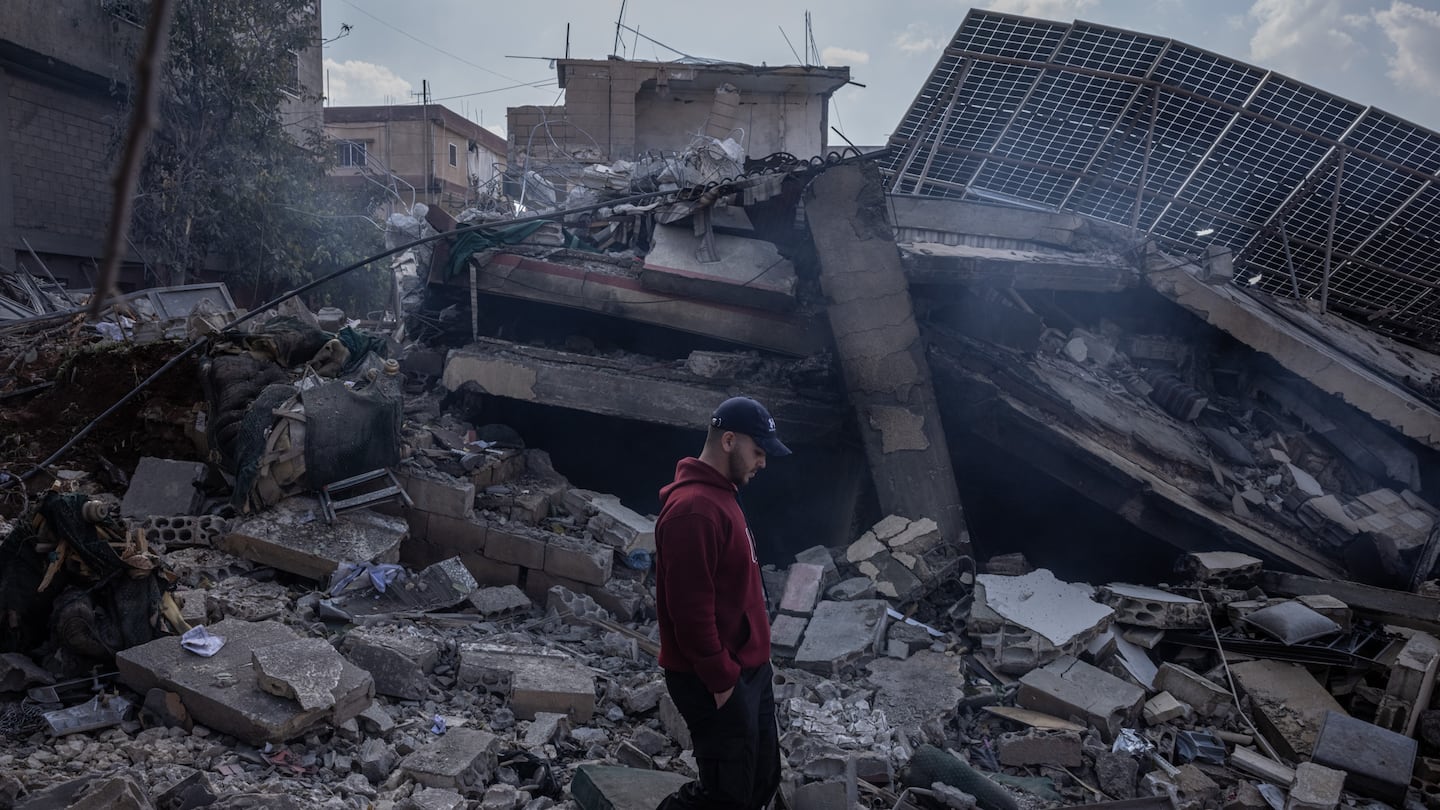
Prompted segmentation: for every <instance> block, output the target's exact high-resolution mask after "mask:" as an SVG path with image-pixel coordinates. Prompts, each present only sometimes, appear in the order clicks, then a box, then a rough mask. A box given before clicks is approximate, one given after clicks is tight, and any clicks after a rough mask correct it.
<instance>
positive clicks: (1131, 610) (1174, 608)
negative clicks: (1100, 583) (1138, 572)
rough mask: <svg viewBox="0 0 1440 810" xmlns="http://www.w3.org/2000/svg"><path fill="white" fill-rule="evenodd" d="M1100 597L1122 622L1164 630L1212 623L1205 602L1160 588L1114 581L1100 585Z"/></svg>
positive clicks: (1193, 627) (1192, 627)
mask: <svg viewBox="0 0 1440 810" xmlns="http://www.w3.org/2000/svg"><path fill="white" fill-rule="evenodd" d="M1097 598H1098V599H1099V601H1100V602H1101V603H1102V604H1106V605H1109V606H1110V607H1111V608H1113V609H1114V610H1115V621H1117V622H1120V623H1121V624H1128V625H1132V626H1135V627H1155V628H1159V629H1161V630H1188V629H1195V628H1200V627H1207V626H1208V625H1209V622H1208V619H1207V617H1206V609H1205V605H1204V603H1202V602H1200V601H1199V600H1197V599H1191V598H1190V597H1188V596H1180V595H1179V594H1173V593H1170V592H1169V591H1162V590H1159V589H1158V588H1146V587H1142V586H1139V585H1122V584H1112V585H1106V586H1104V587H1102V588H1100V590H1099V593H1098V597H1097Z"/></svg>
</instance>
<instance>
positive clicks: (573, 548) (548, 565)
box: [543, 534, 615, 585]
mask: <svg viewBox="0 0 1440 810" xmlns="http://www.w3.org/2000/svg"><path fill="white" fill-rule="evenodd" d="M614 561H615V551H614V549H612V548H611V547H609V546H606V545H602V544H600V543H597V542H595V541H593V540H586V539H584V538H581V537H566V536H564V535H558V534H557V535H552V536H550V537H549V538H548V542H547V543H546V545H545V565H544V566H543V567H544V569H545V573H547V574H551V575H553V576H557V577H564V578H566V579H573V580H575V581H576V582H584V583H586V584H587V585H604V584H605V583H606V582H608V581H609V580H610V569H611V566H612V565H613V564H614Z"/></svg>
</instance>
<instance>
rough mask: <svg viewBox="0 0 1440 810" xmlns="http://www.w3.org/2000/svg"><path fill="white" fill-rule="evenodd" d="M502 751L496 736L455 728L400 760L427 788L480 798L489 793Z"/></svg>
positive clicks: (475, 730) (471, 729) (408, 772)
mask: <svg viewBox="0 0 1440 810" xmlns="http://www.w3.org/2000/svg"><path fill="white" fill-rule="evenodd" d="M498 751H499V739H498V738H497V737H496V736H495V735H494V734H491V733H490V732H488V731H480V730H478V729H473V728H452V729H450V730H449V731H446V732H445V733H444V734H443V735H441V737H440V738H439V739H437V740H435V741H434V742H432V743H430V744H429V745H427V746H425V747H424V748H421V749H420V750H418V751H414V752H412V753H410V754H409V755H407V756H406V757H405V758H404V759H402V760H400V768H401V769H402V770H403V771H405V773H406V774H408V775H409V776H410V778H412V779H414V780H415V781H416V782H419V783H420V784H422V785H425V786H427V787H433V788H444V789H449V790H456V791H459V792H460V793H463V794H464V795H466V796H477V795H479V794H481V793H483V792H484V791H485V785H486V783H488V782H489V781H490V775H491V774H493V773H494V772H495V768H496V767H497V764H498V763H497V756H496V755H497V753H498Z"/></svg>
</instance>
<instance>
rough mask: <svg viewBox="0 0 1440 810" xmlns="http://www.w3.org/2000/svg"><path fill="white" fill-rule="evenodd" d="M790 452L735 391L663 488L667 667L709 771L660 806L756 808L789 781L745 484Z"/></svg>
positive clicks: (659, 530)
mask: <svg viewBox="0 0 1440 810" xmlns="http://www.w3.org/2000/svg"><path fill="white" fill-rule="evenodd" d="M788 455H790V448H788V447H786V446H785V445H784V444H781V443H780V437H779V436H778V435H777V434H776V432H775V420H774V419H772V418H770V414H769V412H767V411H766V410H765V407H764V406H763V405H761V404H760V403H759V402H756V401H755V400H753V399H750V398H748V397H733V398H731V399H727V400H725V401H724V402H722V403H720V407H719V408H716V409H715V413H714V415H713V416H711V418H710V431H709V433H708V434H707V435H706V437H705V447H704V448H703V449H702V450H701V451H700V457H699V458H684V459H681V460H680V462H679V463H678V464H676V465H675V480H674V481H673V482H672V483H670V484H669V485H668V486H666V487H665V488H664V489H662V490H660V519H659V520H658V521H656V523H655V547H656V563H655V596H656V610H657V612H658V614H659V619H660V666H661V667H663V668H664V670H665V685H666V687H667V688H668V689H669V690H670V697H671V698H672V699H673V700H674V701H675V706H676V708H678V709H679V710H680V714H681V715H682V716H684V718H685V724H686V725H687V726H689V727H690V737H691V739H692V740H693V742H694V749H695V765H696V768H697V770H699V774H700V778H699V779H698V780H696V781H692V782H689V783H686V784H685V785H684V786H682V787H681V788H680V790H678V791H676V792H675V793H673V794H671V795H670V796H669V797H667V798H666V799H665V801H663V802H661V803H660V807H659V808H658V810H684V808H713V809H714V810H719V809H720V808H735V810H758V809H759V808H763V807H766V806H767V805H768V803H769V801H770V798H771V796H773V795H774V794H775V789H776V788H777V787H779V785H780V745H779V740H778V735H777V731H776V727H775V692H774V688H773V686H772V684H771V677H772V670H771V667H770V618H769V614H768V612H767V610H766V606H765V590H764V586H763V585H762V584H761V581H760V562H759V558H758V557H757V555H756V553H755V536H754V535H753V534H751V532H750V527H749V526H748V525H747V524H746V521H745V513H744V512H743V511H741V509H740V502H739V499H738V490H739V488H740V487H743V486H744V485H746V484H748V483H750V479H751V478H754V477H755V474H756V473H758V472H759V471H760V470H762V469H764V468H765V460H766V458H768V457H778V456H788Z"/></svg>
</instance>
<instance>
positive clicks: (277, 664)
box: [250, 638, 345, 711]
mask: <svg viewBox="0 0 1440 810" xmlns="http://www.w3.org/2000/svg"><path fill="white" fill-rule="evenodd" d="M250 662H251V664H252V665H253V666H254V667H255V682H256V683H257V684H258V685H259V686H260V688H261V689H264V690H265V691H266V692H269V693H270V694H272V695H275V696H276V697H282V698H289V699H290V700H293V701H295V702H296V703H299V704H300V708H302V709H304V710H305V711H311V710H315V709H329V708H332V707H333V706H334V705H335V690H336V688H337V687H339V686H340V676H341V674H343V673H344V671H345V664H344V659H342V658H341V657H340V655H339V654H338V653H336V652H335V648H334V647H332V646H330V642H328V641H326V640H325V639H323V638H297V639H295V640H294V641H285V642H281V643H279V644H269V645H266V646H264V647H257V648H255V649H253V650H251V651H250Z"/></svg>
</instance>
